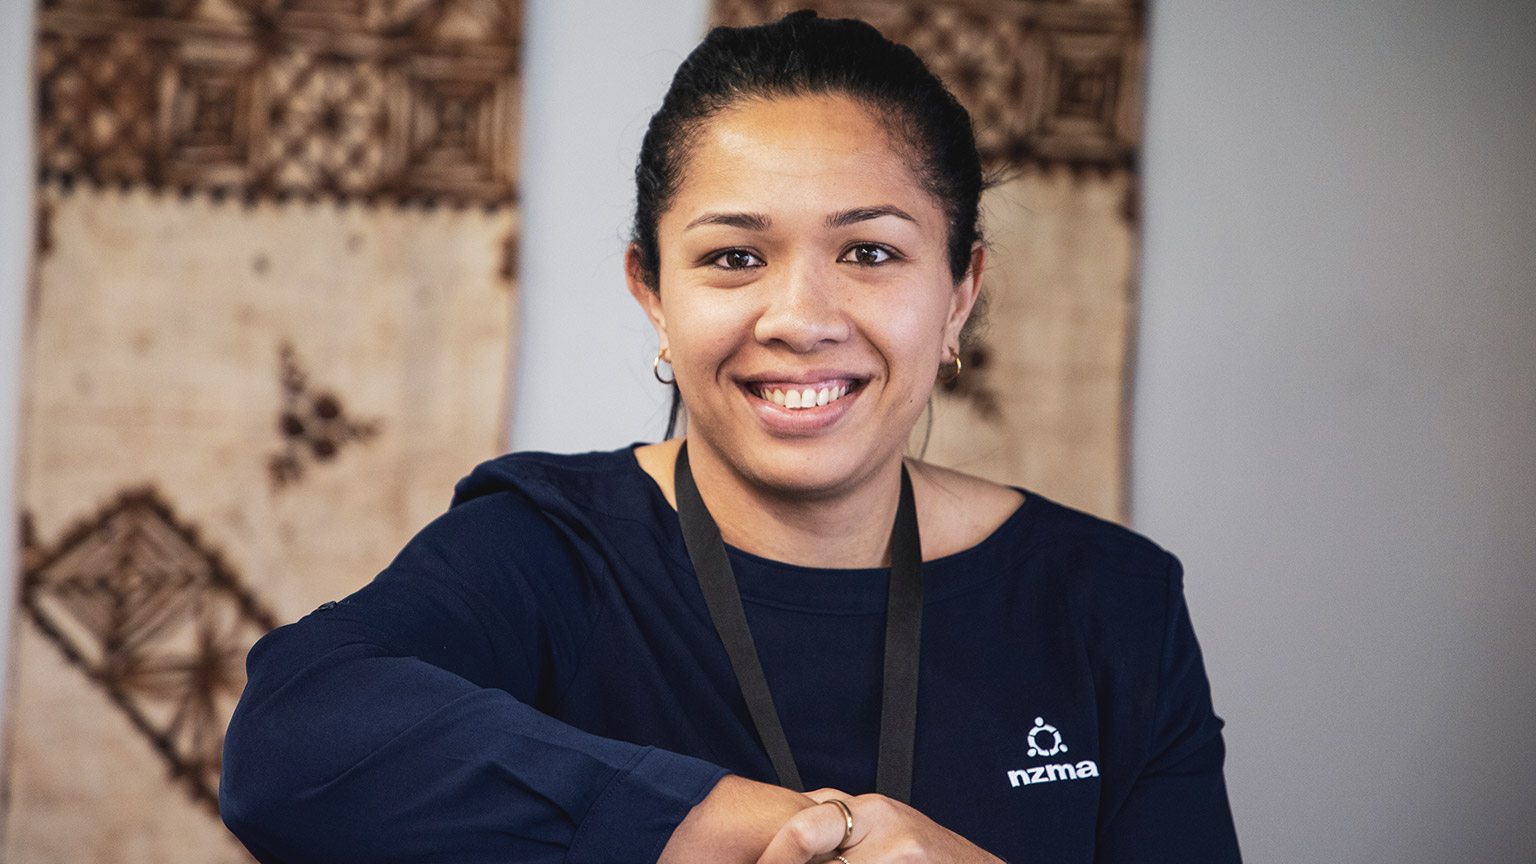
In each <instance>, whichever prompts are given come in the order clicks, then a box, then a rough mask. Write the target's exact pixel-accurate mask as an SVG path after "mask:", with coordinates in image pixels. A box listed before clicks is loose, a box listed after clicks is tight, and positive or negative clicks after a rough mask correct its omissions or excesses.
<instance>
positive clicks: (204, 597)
mask: <svg viewBox="0 0 1536 864" xmlns="http://www.w3.org/2000/svg"><path fill="white" fill-rule="evenodd" d="M21 602H22V606H23V608H25V609H26V610H27V613H28V614H29V615H30V616H31V618H32V621H33V623H35V624H36V625H37V627H38V629H39V630H40V631H41V632H42V633H43V635H44V636H46V637H47V638H48V640H49V641H50V642H52V643H53V644H54V645H55V646H57V647H58V649H59V650H60V651H61V652H63V654H64V656H65V657H66V658H67V659H68V660H69V662H70V663H71V664H72V665H74V666H75V667H76V668H78V669H79V670H80V671H81V672H83V673H84V674H85V675H86V676H87V677H88V678H89V679H90V680H91V681H92V683H94V684H96V685H97V686H98V687H100V688H101V689H102V690H103V691H104V692H105V693H106V694H107V696H108V697H109V698H110V699H111V700H112V702H113V703H114V704H115V705H117V707H118V708H119V709H120V710H121V711H122V712H123V713H124V714H125V715H127V717H128V719H129V721H130V722H131V723H132V724H133V727H134V728H135V729H136V730H137V731H138V732H139V733H140V734H142V735H143V736H144V737H145V738H146V739H148V741H149V742H150V744H151V745H153V747H154V748H155V751H156V753H158V754H159V755H160V757H161V758H162V759H164V760H165V762H166V764H167V765H168V766H169V767H170V771H171V775H172V776H173V777H175V778H177V779H178V780H179V781H181V782H182V783H183V784H184V785H185V787H186V789H187V791H188V792H189V793H190V794H191V796H192V797H193V798H194V799H195V800H197V801H199V802H200V803H202V804H204V805H206V806H207V807H209V808H212V809H214V810H217V807H218V788H219V786H218V784H219V766H220V755H221V752H222V749H223V741H224V728H225V726H227V725H228V723H229V716H230V713H231V712H232V711H233V710H234V703H235V700H236V699H237V698H239V695H240V691H241V689H242V688H243V687H244V686H245V671H244V659H245V654H246V652H247V651H248V650H250V646H251V643H252V642H254V641H255V640H256V639H257V638H258V637H259V636H260V635H261V634H262V633H265V632H266V631H268V630H270V629H272V628H273V627H274V626H276V619H275V618H274V616H273V615H272V613H271V612H269V611H268V610H267V609H266V608H265V607H264V606H263V605H262V604H261V603H260V602H258V601H257V599H256V598H255V597H254V596H252V595H251V594H250V592H248V591H247V590H246V589H245V588H244V587H242V585H241V583H240V580H239V579H238V578H237V577H236V576H235V574H234V572H233V571H232V570H231V569H230V568H229V567H228V566H227V565H226V564H225V563H224V562H223V561H222V559H221V558H220V557H219V554H218V553H217V552H215V551H213V550H212V549H210V548H209V547H208V545H207V544H206V543H205V542H204V541H203V540H202V539H201V538H199V536H198V533H197V531H196V529H195V528H192V527H190V526H188V525H185V524H183V523H182V522H180V521H179V520H178V519H177V518H176V515H175V514H174V513H173V512H172V511H171V508H170V507H169V506H168V505H167V504H166V503H165V502H164V501H162V500H161V499H160V498H159V496H158V495H156V493H155V492H154V491H153V490H149V489H143V490H133V491H127V492H124V493H122V494H121V495H119V497H118V498H117V500H116V501H114V502H113V503H112V504H110V505H108V506H107V507H105V508H103V509H102V510H101V512H100V513H98V514H97V515H96V516H94V517H93V518H91V519H88V520H86V521H84V522H82V523H81V524H79V525H78V526H77V527H76V528H75V529H74V530H72V531H70V532H68V534H67V535H66V536H65V537H64V538H63V539H62V540H61V541H60V542H59V543H58V544H57V545H56V546H55V547H54V548H53V549H52V550H44V549H38V548H35V547H34V548H30V549H28V550H26V565H25V573H24V575H23V581H22V593H21Z"/></svg>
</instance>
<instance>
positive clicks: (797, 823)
mask: <svg viewBox="0 0 1536 864" xmlns="http://www.w3.org/2000/svg"><path fill="white" fill-rule="evenodd" d="M785 828H786V829H788V831H789V841H790V842H791V843H793V844H795V848H797V849H801V850H804V851H810V850H811V849H812V848H813V847H814V845H815V843H816V835H817V831H816V826H815V825H813V824H811V821H810V820H809V819H805V818H800V819H794V820H791V821H790V822H789V824H788V825H786V826H785Z"/></svg>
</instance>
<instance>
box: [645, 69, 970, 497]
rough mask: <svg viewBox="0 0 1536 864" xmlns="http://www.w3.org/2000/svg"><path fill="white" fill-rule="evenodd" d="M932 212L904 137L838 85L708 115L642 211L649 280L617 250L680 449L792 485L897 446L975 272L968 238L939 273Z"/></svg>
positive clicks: (873, 465)
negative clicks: (662, 197) (825, 92)
mask: <svg viewBox="0 0 1536 864" xmlns="http://www.w3.org/2000/svg"><path fill="white" fill-rule="evenodd" d="M946 227H947V226H946V222H945V217H944V212H943V210H942V209H941V208H940V206H939V202H937V201H935V200H934V199H933V198H932V196H930V195H929V194H928V192H927V191H925V190H924V189H923V187H922V186H921V185H920V184H919V182H918V180H917V177H916V176H915V175H914V174H913V172H912V168H911V166H910V165H909V158H908V156H907V154H906V153H905V152H904V151H903V150H902V149H901V148H899V147H898V146H896V145H895V144H894V143H893V141H892V140H891V138H890V135H889V133H888V132H887V130H886V128H885V127H884V126H883V125H882V124H881V123H880V122H879V120H877V119H876V118H875V117H874V116H873V115H871V114H870V113H869V111H867V110H866V109H865V108H863V107H861V106H860V105H859V104H858V103H856V102H854V101H852V100H850V99H848V98H846V97H841V96H807V97H786V98H775V99H769V100H750V101H746V102H743V103H741V104H739V105H737V106H736V107H733V108H732V109H730V110H727V111H725V112H723V113H721V114H719V115H717V116H716V117H714V118H712V119H711V120H709V121H707V123H706V124H705V125H704V127H703V128H702V129H701V130H700V134H699V135H698V136H697V137H696V138H695V140H694V141H693V143H692V148H691V152H690V154H689V156H688V158H687V160H686V162H685V164H684V166H683V171H682V183H681V185H680V187H679V189H678V190H677V193H676V195H675V196H674V198H673V201H672V203H671V207H670V208H669V209H668V210H667V211H666V212H665V213H663V214H662V216H661V218H660V219H659V220H658V224H657V239H658V247H659V251H660V269H659V272H658V276H659V285H660V290H659V292H652V291H651V290H650V289H649V288H647V287H646V286H644V285H642V284H640V283H639V280H638V278H636V277H635V276H634V275H633V274H634V273H635V267H634V266H633V263H634V259H633V253H631V266H630V268H629V269H630V273H631V280H630V290H631V292H632V293H634V294H635V296H636V298H637V299H639V300H640V302H641V304H642V305H643V306H645V307H646V311H647V313H648V314H649V315H650V317H651V320H652V323H653V324H654V325H655V327H656V330H657V334H658V336H659V337H660V340H661V346H662V347H663V348H664V349H665V350H666V351H667V353H668V355H669V356H670V358H671V362H672V369H673V371H674V373H675V374H676V376H677V383H678V387H679V388H680V389H681V391H682V394H683V400H684V402H685V404H686V405H687V408H688V417H689V421H688V433H689V436H688V437H689V442H690V450H692V451H695V452H697V451H698V450H700V449H703V448H707V449H708V450H709V451H711V453H710V454H709V455H713V456H715V457H717V458H718V459H719V460H721V461H722V462H723V463H725V464H726V465H728V466H729V467H730V468H731V469H732V470H733V471H734V472H735V473H736V474H737V475H739V476H740V477H742V478H744V479H745V480H747V481H748V482H750V483H753V484H757V485H760V486H763V487H765V488H771V489H775V490H779V491H781V492H782V491H792V492H794V493H797V494H802V495H803V494H812V495H817V494H836V493H837V492H839V491H840V490H846V489H849V488H852V487H854V486H856V485H857V484H858V483H860V482H861V481H863V480H866V479H868V478H870V477H873V476H875V474H877V473H878V472H879V471H880V470H881V469H883V468H887V467H889V466H891V465H892V464H893V463H895V462H896V461H897V460H899V459H900V458H901V454H902V452H903V450H904V449H905V446H906V441H907V435H908V433H909V432H910V430H911V428H912V426H913V424H914V423H915V422H916V421H917V418H918V416H919V415H920V414H921V412H922V410H923V407H924V405H925V404H926V402H927V400H928V397H929V394H930V392H931V391H932V389H933V384H934V377H935V373H936V371H937V370H938V368H939V367H940V366H941V365H943V364H945V363H947V362H950V361H951V359H952V358H953V356H954V352H955V351H956V350H957V349H958V346H959V333H960V328H961V326H962V325H963V324H964V322H965V318H966V316H967V315H968V314H969V313H970V309H971V305H972V303H973V302H974V300H975V297H976V292H977V289H978V287H979V285H980V278H981V276H980V274H981V269H982V268H981V264H982V252H981V251H980V248H979V247H978V249H977V250H976V251H975V252H974V253H973V256H972V264H973V266H972V268H971V274H968V275H967V276H966V278H964V279H962V280H961V281H960V283H959V284H956V283H955V282H954V280H953V277H952V276H951V274H950V270H949V264H948V258H947V244H946V238H947V235H946ZM696 458H699V457H696ZM705 458H707V457H705Z"/></svg>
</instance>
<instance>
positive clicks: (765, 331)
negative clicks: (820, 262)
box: [754, 262, 849, 354]
mask: <svg viewBox="0 0 1536 864" xmlns="http://www.w3.org/2000/svg"><path fill="white" fill-rule="evenodd" d="M828 269H829V268H823V267H820V266H817V265H816V264H814V263H812V262H796V263H793V264H790V265H789V266H786V267H783V268H781V269H780V271H779V272H778V273H777V274H773V275H772V276H771V277H770V278H768V279H765V280H762V281H761V282H759V283H758V284H759V286H760V287H761V289H762V291H763V292H764V296H763V307H762V311H761V313H760V314H759V316H758V319H757V324H756V327H755V328H754V335H756V337H757V339H758V341H759V342H762V343H763V344H765V345H766V344H770V343H773V342H778V343H780V344H782V345H785V346H787V347H788V348H790V349H791V350H793V351H795V352H796V353H800V354H804V353H808V352H810V351H814V350H815V349H816V348H818V347H824V346H825V345H829V344H834V343H837V342H841V341H843V340H844V339H847V338H848V330H849V325H848V319H847V316H846V314H845V310H844V309H843V308H842V306H843V304H842V303H841V301H840V299H839V295H840V291H841V286H839V285H838V280H837V278H836V276H835V274H833V273H831V272H828Z"/></svg>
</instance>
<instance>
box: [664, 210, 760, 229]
mask: <svg viewBox="0 0 1536 864" xmlns="http://www.w3.org/2000/svg"><path fill="white" fill-rule="evenodd" d="M772 222H773V220H772V219H769V218H768V217H767V216H764V215H763V214H761V213H705V214H704V215H703V216H700V217H699V218H697V219H695V220H693V221H692V222H689V223H688V224H687V225H684V226H683V230H684V231H691V230H693V229H694V228H697V227H699V226H700V225H725V226H727V227H730V228H740V229H742V230H744V231H767V230H768V226H769V224H771V223H772Z"/></svg>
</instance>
